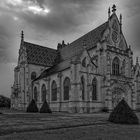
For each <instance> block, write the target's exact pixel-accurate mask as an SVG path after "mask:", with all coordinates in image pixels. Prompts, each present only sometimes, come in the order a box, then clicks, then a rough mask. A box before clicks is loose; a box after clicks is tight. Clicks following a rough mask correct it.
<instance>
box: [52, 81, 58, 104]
mask: <svg viewBox="0 0 140 140" xmlns="http://www.w3.org/2000/svg"><path fill="white" fill-rule="evenodd" d="M51 92H52V101H56V100H57V85H56V82H55V81H53V82H52V86H51Z"/></svg>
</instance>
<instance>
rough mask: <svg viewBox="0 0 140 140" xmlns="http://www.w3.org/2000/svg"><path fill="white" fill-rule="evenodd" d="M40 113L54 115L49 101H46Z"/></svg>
mask: <svg viewBox="0 0 140 140" xmlns="http://www.w3.org/2000/svg"><path fill="white" fill-rule="evenodd" d="M40 113H52V111H51V109H50V107H49V105H48V103H47V101H46V100H45V101H44V103H43V104H42V106H41V108H40Z"/></svg>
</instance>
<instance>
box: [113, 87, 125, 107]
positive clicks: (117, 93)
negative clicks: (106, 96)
mask: <svg viewBox="0 0 140 140" xmlns="http://www.w3.org/2000/svg"><path fill="white" fill-rule="evenodd" d="M123 98H124V99H125V100H126V95H125V91H124V90H123V89H121V88H117V87H116V88H114V89H113V91H112V107H113V108H114V107H116V105H117V104H118V103H119V102H120V101H121V100H122V99H123Z"/></svg>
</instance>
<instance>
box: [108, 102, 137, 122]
mask: <svg viewBox="0 0 140 140" xmlns="http://www.w3.org/2000/svg"><path fill="white" fill-rule="evenodd" d="M108 120H109V121H110V122H113V123H120V124H139V120H138V118H137V116H136V114H135V113H134V112H133V110H132V109H131V108H130V107H129V105H128V104H127V103H126V101H125V100H124V99H122V100H121V101H120V102H119V103H118V105H117V106H116V107H115V108H114V110H113V111H112V112H111V114H110V116H109V119H108Z"/></svg>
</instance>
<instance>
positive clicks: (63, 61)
mask: <svg viewBox="0 0 140 140" xmlns="http://www.w3.org/2000/svg"><path fill="white" fill-rule="evenodd" d="M107 26H108V22H105V23H104V24H102V25H100V26H99V27H97V28H95V29H94V30H92V31H90V32H89V33H87V34H85V35H84V36H82V37H80V38H79V39H77V40H75V41H74V42H72V43H70V44H69V45H67V46H65V47H63V48H61V49H60V51H59V61H58V62H57V64H55V65H54V66H53V67H51V68H49V69H47V70H45V71H44V72H42V74H41V75H40V76H39V77H38V78H37V79H35V80H38V79H42V78H44V77H47V76H48V75H51V74H53V73H57V72H60V71H62V70H64V69H67V68H69V67H70V60H71V59H72V58H74V57H76V56H79V54H81V53H82V51H84V47H83V42H84V41H86V46H87V48H86V49H90V48H92V47H95V46H96V44H97V43H98V41H100V39H101V38H102V35H103V33H104V31H105V30H106V28H107ZM76 58H77V57H76Z"/></svg>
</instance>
